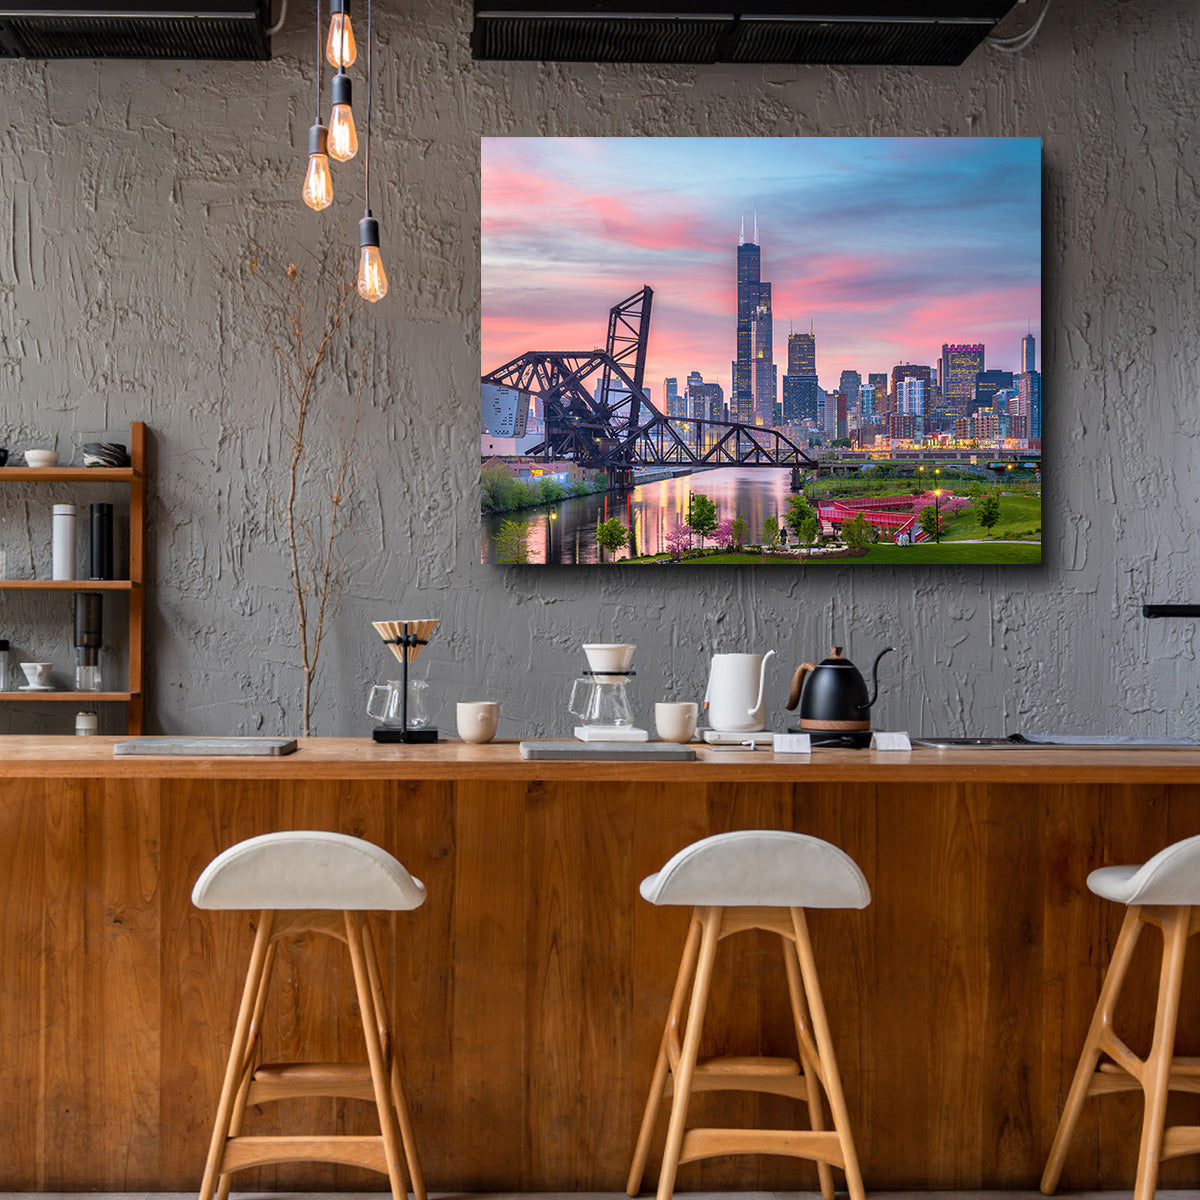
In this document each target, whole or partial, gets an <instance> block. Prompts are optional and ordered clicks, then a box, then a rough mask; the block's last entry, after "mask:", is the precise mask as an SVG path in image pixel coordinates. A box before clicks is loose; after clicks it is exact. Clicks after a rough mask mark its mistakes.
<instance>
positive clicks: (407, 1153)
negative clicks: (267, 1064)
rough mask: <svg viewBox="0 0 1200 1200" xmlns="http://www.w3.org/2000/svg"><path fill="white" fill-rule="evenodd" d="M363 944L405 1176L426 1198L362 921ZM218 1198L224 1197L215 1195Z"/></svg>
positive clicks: (371, 941) (419, 1198)
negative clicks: (398, 1129)
mask: <svg viewBox="0 0 1200 1200" xmlns="http://www.w3.org/2000/svg"><path fill="white" fill-rule="evenodd" d="M363 934H364V936H363V943H364V946H365V948H366V952H367V972H368V974H369V975H370V977H371V994H372V995H373V997H374V999H375V1015H376V1017H377V1019H378V1028H379V1037H380V1041H381V1042H382V1043H383V1047H384V1058H385V1059H386V1060H387V1062H388V1078H389V1081H390V1083H391V1088H392V1103H393V1104H394V1105H395V1107H396V1120H397V1121H398V1122H399V1123H400V1140H401V1141H402V1142H403V1143H404V1159H405V1162H406V1163H407V1164H408V1177H409V1179H410V1181H411V1182H412V1190H413V1197H414V1200H427V1197H426V1192H425V1177H424V1176H423V1175H422V1174H421V1163H420V1160H419V1159H418V1158H417V1140H416V1137H415V1136H414V1134H413V1126H412V1114H411V1113H410V1112H409V1109H408V1100H407V1098H406V1097H405V1095H404V1084H403V1081H402V1079H401V1072H400V1054H399V1051H398V1048H397V1046H396V1039H395V1037H394V1036H393V1035H392V1033H391V1031H390V1029H389V1027H388V1019H387V1000H386V998H385V996H384V994H383V983H382V981H381V978H380V974H379V957H378V955H376V953H375V938H374V936H373V935H372V933H371V923H370V922H369V921H364V923H363ZM218 1200H225V1198H224V1197H223V1196H222V1197H218Z"/></svg>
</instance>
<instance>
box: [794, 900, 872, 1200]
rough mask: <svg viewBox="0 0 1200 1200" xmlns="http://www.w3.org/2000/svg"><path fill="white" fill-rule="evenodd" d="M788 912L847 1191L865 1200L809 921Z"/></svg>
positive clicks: (800, 914)
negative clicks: (818, 979) (818, 978)
mask: <svg viewBox="0 0 1200 1200" xmlns="http://www.w3.org/2000/svg"><path fill="white" fill-rule="evenodd" d="M791 913H792V927H793V928H794V930H795V932H796V957H797V958H798V959H799V962H800V975H801V978H802V979H803V981H804V994H805V996H806V997H807V999H808V1007H809V1011H810V1013H811V1015H812V1025H813V1034H814V1035H815V1036H816V1039H817V1052H818V1053H819V1054H820V1056H821V1062H820V1067H821V1076H822V1079H823V1080H824V1083H825V1094H826V1095H827V1096H828V1097H829V1111H830V1113H831V1114H832V1116H833V1127H834V1129H835V1130H837V1135H838V1142H839V1144H840V1145H841V1148H842V1157H843V1158H844V1160H845V1163H846V1167H845V1170H846V1188H847V1190H848V1191H849V1193H850V1200H865V1197H866V1192H865V1190H864V1189H863V1181H862V1173H861V1172H860V1171H859V1169H858V1155H857V1154H856V1153H855V1150H854V1138H853V1136H852V1135H851V1133H850V1113H849V1111H848V1110H847V1108H846V1097H845V1095H844V1094H843V1092H842V1077H841V1074H840V1073H839V1072H838V1065H837V1056H836V1055H835V1054H834V1052H833V1039H832V1038H831V1037H830V1035H829V1020H828V1018H827V1017H826V1015H825V1002H824V1001H823V1000H822V999H821V985H820V983H819V982H818V981H817V963H816V959H815V958H814V957H813V950H812V942H811V941H809V937H808V922H807V921H806V920H805V917H804V910H803V909H802V908H793V909H792V910H791Z"/></svg>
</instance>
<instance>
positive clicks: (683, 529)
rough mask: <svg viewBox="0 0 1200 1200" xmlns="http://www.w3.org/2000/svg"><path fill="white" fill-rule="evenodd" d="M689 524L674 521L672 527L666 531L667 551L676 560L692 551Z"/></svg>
mask: <svg viewBox="0 0 1200 1200" xmlns="http://www.w3.org/2000/svg"><path fill="white" fill-rule="evenodd" d="M693 544H694V543H693V541H692V530H691V526H689V525H685V524H684V523H683V522H682V521H676V522H675V525H674V527H673V528H672V529H671V530H670V531H669V532H668V533H667V553H668V554H669V555H670V556H671V557H672V558H673V559H674V560H675V561H676V562H678V561H679V560H680V559H681V558H686V557H687V556H688V555H689V554H691V552H692V546H693Z"/></svg>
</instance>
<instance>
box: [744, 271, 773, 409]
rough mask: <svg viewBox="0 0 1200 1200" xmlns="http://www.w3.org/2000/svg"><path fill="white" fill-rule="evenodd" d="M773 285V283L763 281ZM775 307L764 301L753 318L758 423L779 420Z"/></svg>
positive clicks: (753, 373) (753, 376)
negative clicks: (774, 334)
mask: <svg viewBox="0 0 1200 1200" xmlns="http://www.w3.org/2000/svg"><path fill="white" fill-rule="evenodd" d="M759 286H760V287H767V288H770V286H771V285H770V284H769V283H768V284H760V285H759ZM771 342H772V338H771V306H770V304H769V303H768V304H765V305H762V304H760V305H759V306H758V307H757V308H756V309H755V310H754V315H753V316H752V317H751V318H750V347H751V351H752V353H753V355H754V357H753V358H752V359H751V362H750V390H751V392H752V393H753V395H754V416H753V421H754V424H755V425H762V426H770V425H774V423H775V391H776V384H775V369H776V368H775V363H774V361H773V353H772V345H771Z"/></svg>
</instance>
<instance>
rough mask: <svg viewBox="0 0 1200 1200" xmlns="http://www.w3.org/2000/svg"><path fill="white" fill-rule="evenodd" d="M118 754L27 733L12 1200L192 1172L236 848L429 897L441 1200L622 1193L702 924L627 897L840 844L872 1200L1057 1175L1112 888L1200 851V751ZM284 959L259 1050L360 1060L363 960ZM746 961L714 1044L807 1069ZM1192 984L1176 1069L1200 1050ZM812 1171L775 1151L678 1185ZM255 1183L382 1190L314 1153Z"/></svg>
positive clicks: (218, 1063)
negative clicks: (281, 838) (852, 864)
mask: <svg viewBox="0 0 1200 1200" xmlns="http://www.w3.org/2000/svg"><path fill="white" fill-rule="evenodd" d="M111 742H112V739H107V738H89V739H76V738H23V737H6V738H0V794H2V796H3V800H2V801H0V853H2V854H3V862H4V869H3V872H0V897H2V909H0V911H2V915H3V920H2V922H0V972H2V978H3V986H2V996H3V999H2V1004H0V1047H2V1053H0V1190H11V1191H19V1190H31V1189H41V1190H50V1191H75V1190H88V1189H102V1190H116V1191H141V1190H169V1191H193V1190H194V1189H195V1188H196V1187H197V1185H198V1182H199V1178H200V1174H201V1171H202V1168H203V1163H204V1155H205V1150H206V1145H207V1139H208V1135H209V1132H210V1128H211V1125H210V1123H211V1120H212V1116H213V1111H214V1107H215V1104H216V1098H217V1095H218V1093H219V1090H220V1083H221V1074H222V1070H223V1065H224V1060H225V1054H226V1052H227V1048H228V1044H229V1040H230V1037H231V1034H232V1025H233V1019H234V1014H235V1009H236V1005H237V999H238V995H239V989H240V986H241V978H242V974H243V972H244V969H245V964H246V960H247V957H248V954H249V948H250V934H251V929H252V926H253V922H254V915H253V914H248V913H223V912H199V911H197V910H196V909H194V908H193V907H192V906H191V903H190V892H191V887H192V884H193V883H194V882H195V879H196V877H197V876H198V875H199V873H200V871H201V870H202V868H203V867H204V865H205V864H206V863H207V862H208V861H209V860H210V859H211V858H212V857H213V856H214V855H215V854H217V853H218V852H219V851H220V850H222V849H224V848H225V847H227V846H229V845H231V844H232V843H234V842H236V841H238V840H240V839H242V838H246V837H251V836H253V835H255V834H259V833H266V832H270V831H272V830H281V829H333V830H339V831H342V832H345V833H351V834H355V835H357V836H359V837H364V838H368V839H369V840H371V841H373V842H375V843H377V844H378V845H380V846H383V847H384V848H385V849H387V850H389V851H391V852H392V853H393V854H395V855H396V856H397V857H398V858H399V859H400V860H401V861H402V862H403V863H404V864H405V865H406V866H407V867H408V868H409V869H410V870H411V871H412V872H413V873H414V874H415V875H417V876H418V877H419V878H420V879H422V880H423V881H424V882H425V884H426V886H427V887H428V890H429V898H428V900H427V902H426V903H425V905H424V907H423V908H421V909H418V910H417V911H416V912H414V913H407V914H399V915H396V916H390V917H379V918H378V919H377V925H376V929H377V933H378V934H380V935H381V951H382V953H383V954H384V958H385V964H384V965H385V973H386V975H387V983H388V986H389V992H390V995H391V996H392V998H393V1009H394V1011H395V1015H396V1024H397V1027H398V1030H399V1032H400V1035H401V1038H402V1041H403V1046H402V1052H403V1058H404V1069H405V1074H406V1079H407V1081H408V1091H409V1096H410V1098H411V1101H412V1104H413V1108H414V1120H415V1124H416V1129H417V1136H418V1139H419V1146H420V1150H421V1156H422V1160H423V1164H424V1166H425V1173H426V1178H427V1180H428V1181H429V1185H430V1187H431V1188H433V1189H437V1190H450V1189H453V1190H463V1189H470V1190H482V1191H511V1190H521V1191H542V1190H555V1191H559V1190H562V1191H574V1190H580V1191H619V1190H620V1189H621V1187H622V1186H623V1184H624V1178H625V1173H626V1170H627V1169H628V1164H629V1159H630V1155H631V1154H632V1150H633V1143H634V1139H635V1135H636V1129H637V1122H638V1119H639V1117H640V1114H641V1107H642V1104H643V1102H644V1100H645V1091H646V1088H647V1086H648V1082H649V1075H650V1071H651V1068H652V1065H653V1061H654V1055H655V1052H656V1050H657V1046H658V1039H659V1036H660V1034H661V1023H662V1020H663V1017H664V1015H665V1012H666V1007H667V1003H668V1000H669V996H670V990H671V985H672V982H673V980H674V973H675V969H676V965H677V962H678V957H679V953H680V950H681V948H682V941H683V935H684V930H685V926H686V921H687V913H686V912H685V911H683V910H681V909H672V908H661V909H660V908H654V907H652V906H651V905H649V904H647V903H645V902H644V901H643V900H641V899H640V898H639V896H638V893H637V885H638V883H639V881H640V880H641V879H642V878H643V877H644V876H645V875H647V874H649V873H650V872H652V871H654V870H656V869H657V868H658V867H660V866H661V865H662V864H663V862H665V861H666V859H667V858H668V857H669V856H670V855H671V854H673V853H674V852H675V851H676V850H678V849H679V848H680V847H681V846H683V845H685V844H687V843H688V842H691V841H693V840H695V839H696V838H700V837H704V836H706V835H707V834H711V833H717V832H721V831H724V830H729V829H736V828H776V829H797V830H802V831H803V832H806V833H812V834H815V835H817V836H819V837H823V838H827V839H829V840H830V841H832V842H834V843H836V844H837V845H839V846H841V847H842V848H843V849H845V850H846V851H847V852H848V853H849V854H851V855H852V856H853V857H854V858H855V859H856V860H857V862H858V863H859V864H860V865H861V866H862V868H863V871H864V872H865V873H866V876H867V879H868V881H869V882H870V885H871V890H872V896H873V899H872V904H871V906H870V907H869V908H868V909H866V910H864V911H861V912H827V913H816V914H814V915H813V917H812V920H811V925H812V931H813V938H814V942H815V943H816V953H817V961H818V965H819V968H820V972H821V978H822V985H823V988H824V991H825V996H826V1002H827V1004H828V1007H829V1011H830V1014H831V1018H832V1022H833V1035H834V1041H835V1045H836V1049H837V1053H838V1056H839V1059H840V1063H841V1067H842V1074H843V1078H844V1081H845V1086H846V1092H847V1097H848V1100H849V1103H850V1110H851V1119H852V1121H853V1124H854V1132H855V1136H856V1139H857V1141H858V1146H859V1155H860V1158H861V1160H862V1164H863V1173H864V1176H865V1179H866V1182H867V1187H868V1190H871V1189H876V1190H879V1189H885V1188H886V1189H896V1188H938V1189H942V1188H1029V1187H1033V1186H1035V1185H1036V1182H1037V1179H1038V1177H1039V1175H1040V1172H1041V1168H1042V1165H1043V1161H1044V1157H1045V1153H1046V1150H1047V1148H1048V1146H1049V1143H1050V1138H1051V1136H1052V1134H1053V1131H1054V1126H1055V1122H1056V1120H1057V1117H1058V1112H1059V1107H1060V1104H1061V1101H1062V1099H1063V1097H1064V1095H1065V1093H1066V1088H1067V1085H1068V1084H1069V1082H1070V1075H1071V1070H1072V1067H1073V1065H1074V1059H1075V1056H1076V1054H1077V1053H1078V1049H1079V1046H1080V1045H1081V1043H1082V1039H1083V1036H1084V1032H1085V1030H1086V1028H1087V1023H1088V1019H1089V1016H1090V1014H1091V1009H1092V1006H1093V1004H1094V1002H1095V999H1096V995H1097V992H1098V990H1099V986H1100V980H1101V976H1102V973H1103V970H1104V967H1105V965H1106V963H1107V960H1108V953H1109V948H1110V947H1111V945H1112V944H1113V942H1114V941H1115V937H1116V930H1117V926H1118V924H1119V919H1120V912H1119V910H1118V909H1117V907H1116V906H1114V905H1109V904H1105V903H1103V902H1101V901H1099V900H1097V899H1096V898H1094V897H1093V896H1091V894H1090V893H1089V892H1088V891H1087V889H1086V884H1085V880H1086V878H1087V874H1088V872H1089V871H1090V870H1092V869H1093V868H1095V867H1098V866H1101V865H1104V864H1107V863H1119V862H1138V861H1142V860H1143V859H1145V858H1146V857H1147V856H1149V855H1150V854H1152V853H1153V852H1155V851H1156V850H1158V849H1161V848H1162V847H1163V846H1165V845H1166V844H1167V843H1169V842H1171V841H1174V840H1177V839H1178V838H1182V837H1187V836H1190V835H1193V834H1200V755H1198V754H1196V753H1192V752H1185V751H1164V752H1152V751H1108V750H1104V751H1091V750H1089V751H1084V752H1070V751H1037V750H1016V751H1012V750H999V751H987V750H975V751H959V752H949V751H914V752H913V753H911V754H894V755H893V754H888V755H877V754H873V753H869V752H859V753H854V752H847V751H826V752H817V753H814V754H813V755H812V757H811V759H807V758H792V757H784V756H779V757H776V756H774V755H772V754H769V753H765V752H763V751H755V752H750V751H741V750H737V751H729V750H723V751H713V750H704V751H701V761H699V762H697V763H695V764H682V765H680V764H671V763H667V764H661V763H660V764H636V765H630V764H624V763H608V764H602V763H586V764H585V763H529V762H525V761H524V760H522V759H521V758H520V756H519V754H518V753H517V748H516V745H515V744H514V743H500V744H495V745H492V746H482V747H468V746H463V745H461V744H459V743H456V742H450V743H446V744H443V745H439V746H432V747H386V746H384V747H379V746H375V745H374V744H373V743H371V742H367V741H362V740H349V739H345V740H340V739H329V740H312V741H305V742H302V743H301V750H300V752H299V753H297V754H295V755H293V756H290V757H288V758H284V759H216V758H213V759H172V758H153V759H152V758H122V759H114V758H113V756H112V746H111ZM1142 941H1143V943H1145V945H1143V946H1139V958H1138V959H1137V961H1136V962H1135V964H1134V972H1135V980H1136V982H1135V983H1134V984H1133V986H1132V987H1131V989H1130V991H1131V994H1130V996H1129V1004H1128V1012H1127V1013H1126V1015H1125V1026H1124V1028H1125V1033H1126V1036H1127V1039H1128V1040H1129V1041H1130V1042H1131V1043H1132V1044H1133V1045H1134V1048H1135V1049H1137V1050H1140V1051H1144V1050H1145V1049H1146V1042H1147V1034H1148V1030H1149V1027H1150V1021H1151V1017H1152V1012H1151V998H1152V996H1153V991H1154V985H1155V982H1156V979H1155V976H1156V971H1157V955H1158V946H1157V945H1155V944H1154V939H1153V938H1150V937H1146V938H1143V939H1142ZM739 943H740V944H739ZM282 951H283V952H282V954H281V959H280V964H279V967H278V969H277V972H276V977H275V985H274V988H273V996H272V1005H271V1015H270V1017H269V1020H268V1023H267V1027H266V1031H265V1035H264V1041H265V1044H266V1048H267V1054H268V1056H269V1057H270V1058H272V1059H276V1060H286V1059H288V1058H308V1059H334V1058H338V1057H342V1058H347V1059H361V1057H362V1051H361V1048H360V1047H359V1046H358V1045H357V1044H356V1039H355V1035H354V1020H353V1008H352V1005H353V990H352V983H351V979H350V971H349V966H348V964H347V963H345V962H343V959H342V954H343V951H342V948H341V947H337V946H334V945H333V944H329V945H326V944H323V942H322V941H319V940H315V939H307V940H297V941H295V942H294V943H288V944H285V945H284V946H283V947H282ZM725 952H726V953H728V955H729V956H730V957H729V960H728V962H729V969H728V970H727V971H726V972H724V973H723V974H722V976H721V980H722V982H721V984H720V988H719V990H717V991H715V992H714V996H713V999H712V1002H711V1003H710V1006H709V1019H708V1027H707V1032H706V1043H707V1046H706V1049H705V1050H704V1051H703V1052H721V1053H768V1054H769V1053H782V1054H789V1053H792V1051H793V1049H794V1046H793V1043H792V1041H791V1038H790V1034H789V1018H788V1009H787V1003H788V1002H787V991H786V986H785V983H784V978H783V971H782V961H781V958H780V955H779V953H778V950H777V948H776V946H775V945H774V944H773V942H772V939H770V938H768V937H766V936H765V935H764V936H762V937H759V938H758V940H756V938H755V937H753V936H752V937H749V938H747V939H735V940H734V941H733V942H731V943H730V944H729V946H728V949H727V950H726V951H725ZM1196 957H1200V955H1196ZM1193 965H1195V964H1193ZM1189 979H1190V982H1189V983H1188V984H1185V1002H1184V1010H1183V1013H1182V1014H1181V1019H1180V1035H1179V1047H1180V1053H1183V1054H1200V988H1198V987H1197V986H1196V984H1197V983H1198V982H1200V979H1198V978H1197V977H1196V976H1195V975H1194V974H1193V975H1192V976H1190V977H1189ZM1176 1103H1178V1104H1179V1106H1180V1108H1179V1112H1178V1113H1176V1112H1174V1110H1173V1111H1172V1113H1171V1115H1170V1119H1171V1120H1172V1121H1175V1120H1179V1119H1184V1120H1187V1121H1189V1122H1192V1123H1200V1109H1197V1108H1196V1105H1197V1104H1198V1103H1200V1099H1198V1098H1197V1097H1188V1096H1185V1097H1181V1098H1179V1099H1178V1100H1173V1101H1172V1104H1173V1105H1174V1104H1176ZM1189 1106H1191V1108H1190V1111H1189ZM718 1113H720V1114H721V1116H720V1117H717V1114H718ZM706 1114H710V1116H706ZM280 1115H282V1116H285V1117H287V1118H289V1119H290V1123H291V1124H292V1126H293V1127H295V1124H296V1123H297V1122H298V1123H299V1124H300V1125H301V1127H303V1128H307V1129H315V1128H317V1127H318V1125H317V1123H318V1122H325V1123H328V1122H329V1121H333V1120H337V1121H340V1122H342V1123H343V1127H344V1128H345V1130H346V1131H347V1132H353V1131H356V1130H357V1129H359V1128H360V1127H362V1129H363V1131H364V1132H365V1131H367V1130H368V1128H369V1127H368V1126H367V1125H366V1124H365V1121H366V1119H367V1110H366V1108H365V1107H364V1106H362V1105H360V1104H358V1103H357V1102H355V1101H346V1102H341V1103H339V1102H336V1101H321V1100H314V1101H309V1102H300V1103H296V1104H295V1106H294V1107H293V1108H292V1109H291V1110H284V1111H283V1112H282V1113H280V1112H278V1111H277V1109H274V1108H272V1107H271V1106H267V1107H264V1108H263V1109H262V1111H261V1112H259V1113H256V1114H254V1115H253V1119H254V1121H255V1122H256V1127H257V1128H258V1129H259V1130H260V1131H262V1132H269V1131H272V1130H273V1129H274V1128H275V1122H276V1120H277V1118H278V1117H279V1116H280ZM693 1115H694V1118H695V1119H696V1120H697V1121H699V1122H700V1123H705V1122H707V1123H743V1124H747V1125H754V1124H760V1123H761V1124H762V1125H772V1124H776V1125H780V1126H783V1125H786V1124H787V1123H788V1122H796V1121H800V1122H802V1121H803V1117H802V1106H797V1105H794V1104H792V1103H791V1102H789V1101H787V1100H783V1099H772V1098H769V1097H768V1098H764V1099H758V1098H756V1097H744V1096H743V1097H739V1096H737V1095H736V1094H733V1093H730V1094H727V1095H726V1096H724V1097H714V1096H711V1095H701V1096H698V1097H696V1098H695V1099H694V1101H693ZM730 1117H731V1118H732V1119H731V1120H729V1121H728V1122H727V1121H726V1118H730ZM1139 1121H1140V1106H1139V1101H1138V1099H1137V1098H1136V1097H1135V1096H1132V1095H1130V1096H1123V1097H1113V1098H1106V1099H1103V1100H1100V1101H1096V1102H1092V1103H1091V1104H1090V1106H1089V1109H1088V1111H1087V1115H1086V1117H1085V1121H1084V1125H1083V1126H1082V1129H1081V1134H1080V1136H1079V1137H1078V1138H1077V1140H1076V1144H1075V1148H1074V1150H1073V1152H1072V1155H1071V1157H1070V1159H1069V1160H1068V1166H1067V1171H1066V1175H1065V1177H1064V1186H1065V1187H1066V1188H1093V1187H1096V1186H1099V1185H1101V1184H1103V1185H1106V1186H1109V1187H1118V1186H1121V1187H1129V1186H1130V1184H1131V1182H1132V1179H1133V1170H1134V1163H1135V1159H1136V1152H1137V1136H1136V1130H1137V1128H1138V1124H1139ZM253 1129H254V1127H251V1126H249V1124H248V1129H247V1132H253ZM655 1166H656V1164H655V1163H654V1162H652V1163H651V1167H652V1169H653V1168H654V1167H655ZM1198 1182H1200V1171H1198V1169H1197V1164H1196V1161H1195V1160H1194V1159H1184V1160H1179V1161H1175V1162H1170V1163H1167V1164H1165V1165H1164V1168H1163V1179H1162V1185H1163V1186H1164V1187H1178V1186H1196V1184H1197V1183H1198ZM815 1185H816V1173H815V1170H814V1169H812V1168H811V1167H809V1166H808V1165H807V1164H803V1163H797V1162H792V1161H789V1160H784V1159H774V1158H764V1159H718V1160H714V1161H712V1162H709V1163H700V1164H694V1165H692V1166H688V1167H685V1168H683V1169H682V1170H681V1173H680V1180H679V1186H680V1188H681V1189H685V1190H691V1189H697V1188H704V1189H711V1188H726V1187H732V1188H743V1189H757V1188H765V1189H793V1188H803V1189H811V1188H815ZM236 1186H237V1187H238V1188H239V1190H241V1189H245V1188H253V1187H257V1188H272V1187H277V1188H296V1187H306V1188H322V1189H324V1188H342V1187H364V1186H365V1187H370V1188H373V1189H376V1190H378V1189H379V1188H381V1187H383V1183H382V1182H381V1180H380V1178H379V1177H376V1176H370V1175H365V1174H356V1173H354V1172H351V1171H349V1170H346V1169H343V1168H335V1167H325V1166H322V1165H313V1166H306V1167H293V1168H289V1169H287V1170H284V1169H278V1170H274V1169H264V1170H262V1171H261V1172H259V1173H257V1177H256V1174H255V1173H254V1172H248V1173H246V1174H245V1175H244V1176H240V1177H239V1181H238V1183H237V1185H236Z"/></svg>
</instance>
